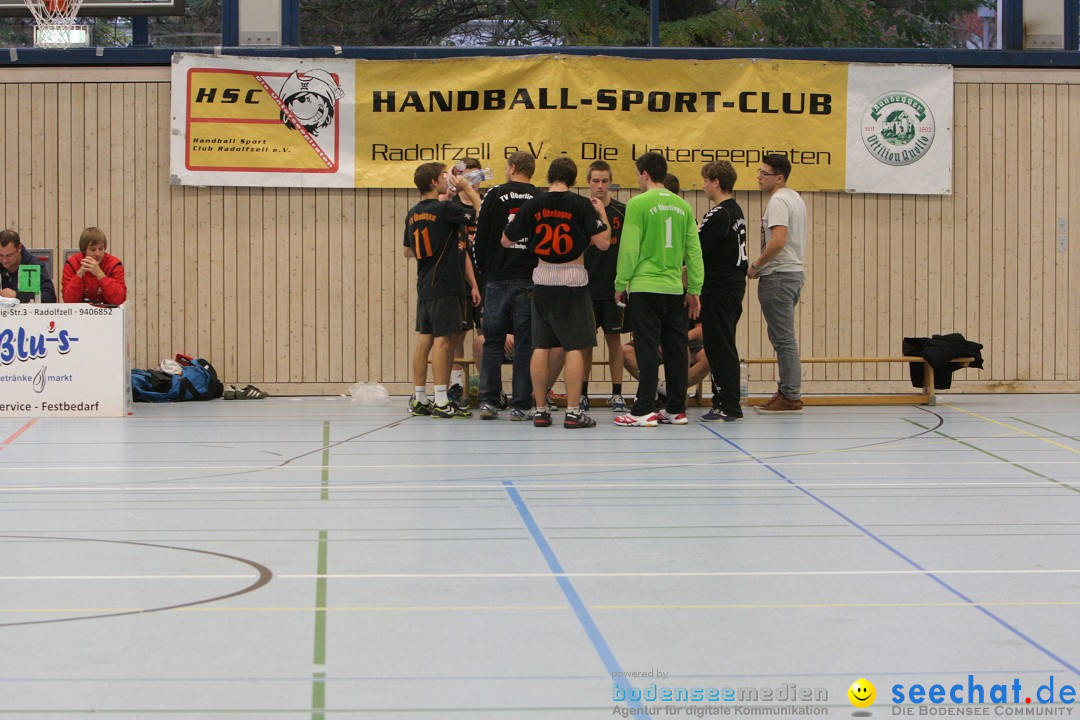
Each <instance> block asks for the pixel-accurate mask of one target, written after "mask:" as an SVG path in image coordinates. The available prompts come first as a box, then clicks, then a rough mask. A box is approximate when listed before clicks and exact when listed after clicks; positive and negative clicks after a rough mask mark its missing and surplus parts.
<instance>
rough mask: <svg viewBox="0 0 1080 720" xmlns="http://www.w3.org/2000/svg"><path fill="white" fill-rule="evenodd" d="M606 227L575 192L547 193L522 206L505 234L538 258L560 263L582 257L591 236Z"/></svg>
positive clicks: (590, 206) (585, 199) (594, 211)
mask: <svg viewBox="0 0 1080 720" xmlns="http://www.w3.org/2000/svg"><path fill="white" fill-rule="evenodd" d="M606 229H607V225H605V224H604V222H603V221H602V220H601V219H600V217H599V216H598V215H597V214H596V210H595V209H593V206H592V203H591V202H589V200H588V198H584V197H582V196H581V195H578V194H577V193H574V192H546V193H543V194H542V195H539V196H538V197H536V198H533V199H532V200H529V201H528V202H527V203H525V204H524V205H522V206H521V210H520V211H519V212H518V214H517V217H515V218H514V221H513V222H511V223H510V225H508V226H507V228H506V237H507V238H508V239H509V240H511V241H512V242H522V243H524V244H525V247H526V249H528V250H529V251H530V252H532V253H533V254H534V255H536V257H537V258H539V259H540V260H543V261H544V262H547V263H552V264H560V263H568V262H572V261H574V260H576V259H578V258H579V257H581V255H582V254H583V253H584V252H585V248H587V247H589V245H590V244H591V243H592V236H593V235H595V234H596V233H599V232H603V231H604V230H606ZM612 287H614V284H613V285H612Z"/></svg>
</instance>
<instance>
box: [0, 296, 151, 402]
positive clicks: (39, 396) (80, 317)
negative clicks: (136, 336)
mask: <svg viewBox="0 0 1080 720" xmlns="http://www.w3.org/2000/svg"><path fill="white" fill-rule="evenodd" d="M126 346H127V328H126V319H125V312H124V308H123V307H122V306H121V307H118V308H101V307H94V306H93V305H83V304H77V305H66V304H56V305H37V304H25V305H19V306H17V307H14V308H3V309H0V417H82V416H99V417H100V416H105V417H121V416H123V415H126V414H127V413H128V412H129V411H130V410H131V372H130V369H129V368H128V362H127V350H126Z"/></svg>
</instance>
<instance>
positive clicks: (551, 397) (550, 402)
mask: <svg viewBox="0 0 1080 720" xmlns="http://www.w3.org/2000/svg"><path fill="white" fill-rule="evenodd" d="M547 411H548V412H549V413H554V412H559V406H558V405H556V404H555V393H553V392H551V391H550V390H548V394H547Z"/></svg>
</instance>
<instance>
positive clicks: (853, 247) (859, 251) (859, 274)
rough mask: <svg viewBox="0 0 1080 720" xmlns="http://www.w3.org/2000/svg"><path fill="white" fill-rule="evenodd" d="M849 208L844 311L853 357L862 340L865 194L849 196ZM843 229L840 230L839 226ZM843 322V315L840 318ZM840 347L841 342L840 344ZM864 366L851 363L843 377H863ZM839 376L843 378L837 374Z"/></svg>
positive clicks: (859, 352)
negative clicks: (847, 261) (846, 301)
mask: <svg viewBox="0 0 1080 720" xmlns="http://www.w3.org/2000/svg"><path fill="white" fill-rule="evenodd" d="M847 206H848V208H849V210H850V212H849V213H848V227H849V231H850V233H851V238H850V241H849V242H848V252H849V253H850V267H849V269H848V273H847V277H848V278H850V282H849V290H850V293H849V295H848V304H849V310H848V313H847V317H848V322H849V324H850V326H851V331H850V352H851V354H852V355H853V356H855V355H863V354H864V353H865V352H866V351H865V343H866V301H865V298H866V258H865V251H864V248H865V245H866V226H865V224H864V222H863V215H864V212H865V209H866V196H864V195H852V196H850V201H849V202H848V203H847ZM841 232H843V229H841ZM841 322H843V317H842V318H841ZM841 349H843V344H841ZM865 370H866V368H865V366H863V365H852V366H851V370H850V374H849V375H848V376H847V378H846V379H850V380H863V379H864V378H865V377H866V374H865ZM841 378H844V376H843V375H841Z"/></svg>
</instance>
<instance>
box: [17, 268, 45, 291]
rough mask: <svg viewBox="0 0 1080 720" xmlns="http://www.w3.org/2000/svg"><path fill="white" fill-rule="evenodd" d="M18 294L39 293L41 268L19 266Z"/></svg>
mask: <svg viewBox="0 0 1080 720" xmlns="http://www.w3.org/2000/svg"><path fill="white" fill-rule="evenodd" d="M19 292H30V293H35V294H36V293H39V292H41V268H40V267H38V266H37V265H20V266H19Z"/></svg>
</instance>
